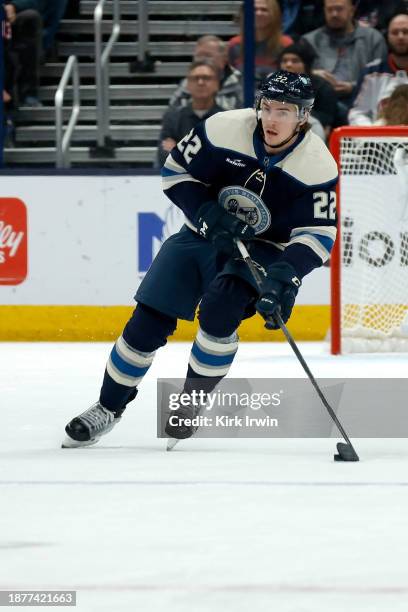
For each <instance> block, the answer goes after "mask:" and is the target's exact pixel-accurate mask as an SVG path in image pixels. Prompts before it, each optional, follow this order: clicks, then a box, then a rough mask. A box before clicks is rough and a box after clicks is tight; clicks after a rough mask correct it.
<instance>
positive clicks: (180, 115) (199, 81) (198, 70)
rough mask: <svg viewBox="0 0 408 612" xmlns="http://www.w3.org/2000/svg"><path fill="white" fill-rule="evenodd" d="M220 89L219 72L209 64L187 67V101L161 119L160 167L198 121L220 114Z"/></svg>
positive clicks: (202, 61)
mask: <svg viewBox="0 0 408 612" xmlns="http://www.w3.org/2000/svg"><path fill="white" fill-rule="evenodd" d="M219 87H220V77H219V71H218V68H217V67H216V66H215V64H213V63H212V62H211V61H210V60H207V59H203V60H198V61H195V62H193V63H192V64H191V65H190V68H189V71H188V74H187V89H188V91H189V93H190V96H191V98H190V101H189V102H188V103H187V104H186V106H181V107H178V108H175V107H170V108H169V109H168V110H167V111H166V112H165V114H164V116H163V123H162V129H161V132H160V137H159V147H158V152H157V156H158V164H159V166H160V167H161V166H163V164H164V162H165V161H166V157H167V155H168V154H169V153H170V151H171V150H172V149H173V147H175V145H176V144H177V143H178V142H179V140H181V139H182V138H183V137H184V136H185V135H186V134H188V132H190V130H192V129H193V128H195V127H196V126H197V124H198V123H199V122H200V121H205V119H208V117H211V115H214V114H215V113H218V112H220V111H222V110H223V109H222V108H221V106H218V104H217V103H216V100H215V98H216V95H217V92H218V90H219Z"/></svg>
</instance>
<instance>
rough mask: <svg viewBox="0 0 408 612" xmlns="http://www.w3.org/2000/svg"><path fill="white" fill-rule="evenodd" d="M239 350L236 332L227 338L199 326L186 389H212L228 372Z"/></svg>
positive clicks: (192, 351)
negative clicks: (212, 334)
mask: <svg viewBox="0 0 408 612" xmlns="http://www.w3.org/2000/svg"><path fill="white" fill-rule="evenodd" d="M237 350H238V334H237V333H236V332H234V333H233V334H232V335H231V336H228V337H227V338H217V337H216V336H211V335H210V334H207V333H206V332H204V331H203V330H202V329H201V328H199V330H198V332H197V336H196V339H195V341H194V344H193V347H192V349H191V354H190V359H189V363H188V370H187V380H186V385H185V390H186V391H187V392H189V391H191V390H192V389H204V390H205V392H206V393H208V392H210V391H212V390H213V389H214V387H215V386H216V385H217V384H218V383H219V382H220V380H222V379H223V378H224V376H225V375H226V374H227V373H228V371H229V369H230V367H231V364H232V362H233V360H234V357H235V354H236V352H237Z"/></svg>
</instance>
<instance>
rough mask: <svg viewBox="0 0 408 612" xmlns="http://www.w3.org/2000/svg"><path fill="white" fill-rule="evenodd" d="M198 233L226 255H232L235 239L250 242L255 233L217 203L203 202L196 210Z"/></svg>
mask: <svg viewBox="0 0 408 612" xmlns="http://www.w3.org/2000/svg"><path fill="white" fill-rule="evenodd" d="M195 222H196V226H197V229H198V233H199V234H200V236H202V237H203V238H207V240H209V241H210V242H212V243H213V244H214V246H215V247H216V248H217V249H218V250H219V251H222V252H223V253H226V254H227V255H232V254H233V252H234V250H235V249H236V246H235V239H236V238H239V239H240V240H251V239H252V238H253V237H254V236H255V232H254V230H253V229H252V227H251V226H250V225H247V224H246V223H244V221H240V220H239V219H238V218H237V217H235V216H234V215H231V214H230V213H228V212H226V211H225V210H224V209H223V208H222V206H221V205H220V204H218V202H215V201H210V202H205V203H204V204H202V205H201V206H200V208H199V209H198V212H197V215H196V218H195Z"/></svg>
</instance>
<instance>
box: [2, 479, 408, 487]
mask: <svg viewBox="0 0 408 612" xmlns="http://www.w3.org/2000/svg"><path fill="white" fill-rule="evenodd" d="M2 486H57V487H60V486H85V487H86V486H100V487H104V486H148V487H152V486H153V487H154V486H160V487H162V486H167V487H173V486H182V487H185V486H187V487H189V486H250V487H408V481H394V482H387V481H372V482H370V481H355V482H347V481H339V482H332V481H320V482H319V481H310V482H307V481H306V482H305V481H279V480H0V487H2Z"/></svg>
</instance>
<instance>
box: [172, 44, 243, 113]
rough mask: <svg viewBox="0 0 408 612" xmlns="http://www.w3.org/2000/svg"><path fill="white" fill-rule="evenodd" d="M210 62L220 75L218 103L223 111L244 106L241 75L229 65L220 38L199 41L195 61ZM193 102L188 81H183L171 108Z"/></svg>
mask: <svg viewBox="0 0 408 612" xmlns="http://www.w3.org/2000/svg"><path fill="white" fill-rule="evenodd" d="M203 59H207V60H210V61H211V62H212V63H213V64H214V65H215V66H216V67H217V69H218V71H219V73H220V79H221V80H220V86H219V90H218V92H217V98H216V102H217V104H218V106H220V107H221V108H222V110H233V109H234V108H241V106H242V78H241V73H240V72H239V71H238V70H236V69H235V68H233V67H232V66H230V65H229V64H228V56H227V48H226V44H225V43H224V41H222V40H221V38H218V36H212V35H207V36H202V37H201V38H199V39H198V40H197V43H196V46H195V50H194V56H193V61H194V62H197V61H201V60H203ZM190 101H191V93H190V88H189V85H188V80H187V79H183V80H182V81H181V83H180V85H179V87H178V88H177V89H176V91H175V92H174V94H173V96H172V97H171V98H170V102H169V106H175V107H178V106H186V105H187V104H188V103H189V102H190Z"/></svg>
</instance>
